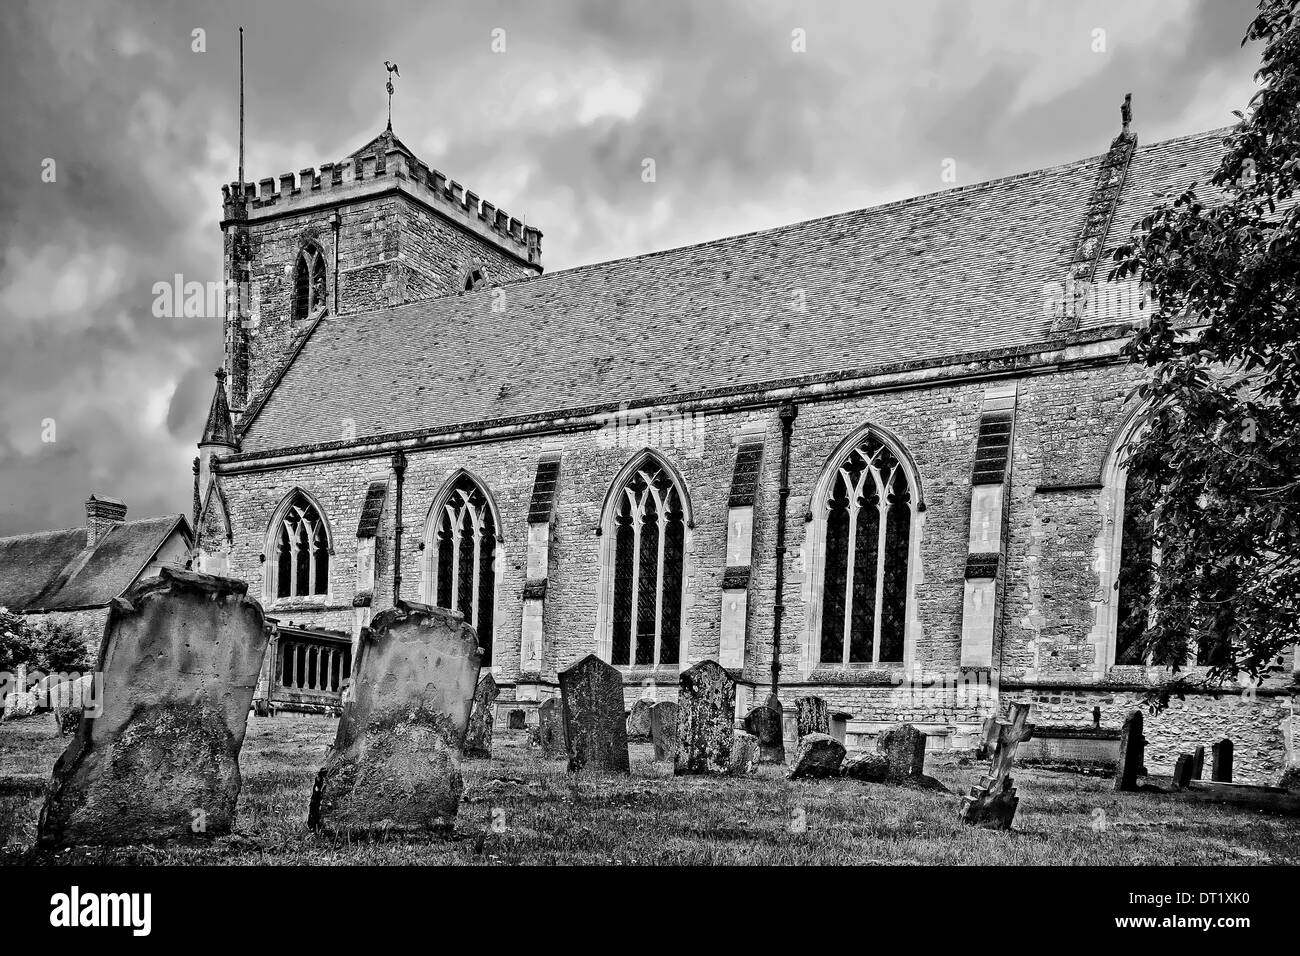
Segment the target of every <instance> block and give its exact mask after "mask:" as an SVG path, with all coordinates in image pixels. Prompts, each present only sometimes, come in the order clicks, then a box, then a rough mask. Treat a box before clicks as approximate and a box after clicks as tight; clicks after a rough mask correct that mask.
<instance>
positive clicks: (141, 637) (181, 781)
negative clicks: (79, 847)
mask: <svg viewBox="0 0 1300 956" xmlns="http://www.w3.org/2000/svg"><path fill="white" fill-rule="evenodd" d="M247 590H248V585H247V584H245V583H244V582H243V581H235V580H233V579H230V578H217V577H212V576H211V575H207V574H193V573H190V572H186V571H174V570H172V569H170V568H163V569H162V571H161V572H160V573H159V575H158V576H157V577H150V578H145V579H144V580H142V581H139V582H137V583H136V584H134V585H132V586H131V587H130V588H128V589H127V591H126V592H125V593H124V594H123V595H122V596H121V597H120V598H117V599H115V600H114V601H113V604H112V605H111V607H110V610H109V617H108V624H107V627H106V628H105V631H104V640H103V642H102V644H101V645H100V649H99V658H98V661H97V664H96V666H95V673H98V674H100V675H102V677H101V678H100V680H101V681H102V688H103V695H102V700H101V702H100V703H99V704H98V706H99V708H100V712H99V714H98V716H97V717H95V719H93V720H83V721H81V722H80V724H79V725H78V728H77V733H76V736H75V737H74V738H73V739H72V741H71V742H70V743H69V744H68V747H67V749H66V750H65V751H64V752H63V755H62V756H61V757H59V760H58V762H57V763H56V764H55V765H54V776H53V780H52V781H51V784H50V788H49V791H48V795H47V797H46V800H45V806H44V808H43V809H42V810H41V819H40V831H39V835H38V838H37V840H38V844H39V845H40V846H41V847H43V848H47V849H50V848H55V847H62V846H70V845H74V844H83V843H93V844H123V843H148V842H155V841H160V840H172V839H195V838H201V837H213V836H221V835H224V834H227V833H229V832H230V829H231V826H232V824H233V822H234V818H235V805H236V803H237V802H238V800H239V788H240V776H239V750H240V747H241V746H242V745H243V743H244V733H245V731H246V730H247V725H248V711H249V708H250V706H251V704H252V702H253V692H254V690H255V689H256V687H257V677H258V672H259V671H260V670H261V668H262V657H263V655H264V654H265V652H266V644H267V637H268V633H267V628H266V625H265V621H264V619H263V616H262V608H261V605H259V604H258V603H257V601H255V600H253V599H252V598H250V597H248V596H247Z"/></svg>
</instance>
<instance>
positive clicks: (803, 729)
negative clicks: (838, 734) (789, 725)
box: [794, 697, 831, 737]
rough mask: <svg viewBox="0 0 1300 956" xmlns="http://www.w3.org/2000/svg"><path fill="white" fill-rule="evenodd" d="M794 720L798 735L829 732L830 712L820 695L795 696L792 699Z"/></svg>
mask: <svg viewBox="0 0 1300 956" xmlns="http://www.w3.org/2000/svg"><path fill="white" fill-rule="evenodd" d="M794 709H795V714H796V717H795V722H796V725H797V727H798V732H799V736H800V737H806V736H807V735H808V734H829V733H830V732H831V712H830V708H829V707H827V706H826V701H824V700H822V699H821V698H820V697H796V698H795V699H794Z"/></svg>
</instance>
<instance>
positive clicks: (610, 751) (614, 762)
mask: <svg viewBox="0 0 1300 956" xmlns="http://www.w3.org/2000/svg"><path fill="white" fill-rule="evenodd" d="M560 696H561V698H562V701H563V707H564V736H565V741H566V745H567V747H568V751H569V772H570V773H577V772H578V771H580V770H604V771H607V772H615V773H617V772H622V773H627V771H628V767H629V764H628V757H627V715H626V712H625V711H624V710H623V673H622V671H620V670H619V669H618V668H617V667H614V666H613V665H612V664H606V663H605V662H604V661H602V660H601V659H600V658H599V657H597V656H596V655H595V654H588V655H587V656H586V657H584V658H583V659H582V660H580V661H578V663H576V664H574V665H573V666H572V667H570V668H568V669H567V670H563V671H560Z"/></svg>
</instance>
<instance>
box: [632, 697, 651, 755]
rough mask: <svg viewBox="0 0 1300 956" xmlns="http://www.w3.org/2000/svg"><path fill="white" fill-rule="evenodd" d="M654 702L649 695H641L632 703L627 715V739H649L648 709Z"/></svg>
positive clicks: (642, 741)
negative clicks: (630, 710)
mask: <svg viewBox="0 0 1300 956" xmlns="http://www.w3.org/2000/svg"><path fill="white" fill-rule="evenodd" d="M654 705H655V702H654V701H653V700H651V699H650V698H649V697H642V698H641V699H640V700H638V701H637V702H636V703H635V704H633V705H632V712H631V713H629V714H628V715H627V739H628V740H634V741H636V742H637V743H642V744H643V743H645V742H646V741H648V740H649V739H650V711H651V710H652V709H653V708H654Z"/></svg>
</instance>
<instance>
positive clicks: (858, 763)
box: [840, 750, 889, 783]
mask: <svg viewBox="0 0 1300 956" xmlns="http://www.w3.org/2000/svg"><path fill="white" fill-rule="evenodd" d="M840 776H842V777H850V778H852V779H854V780H865V781H868V782H870V783H884V782H885V780H887V779H888V777H889V761H888V760H887V759H885V756H884V754H873V753H871V752H869V751H866V750H860V751H858V752H857V753H855V754H853V756H851V757H847V758H845V760H844V763H842V764H841V765H840Z"/></svg>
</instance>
